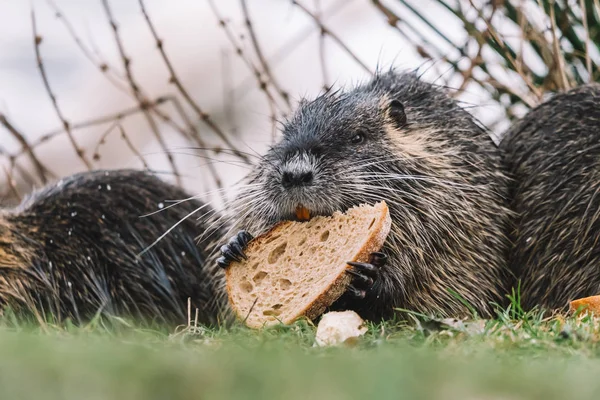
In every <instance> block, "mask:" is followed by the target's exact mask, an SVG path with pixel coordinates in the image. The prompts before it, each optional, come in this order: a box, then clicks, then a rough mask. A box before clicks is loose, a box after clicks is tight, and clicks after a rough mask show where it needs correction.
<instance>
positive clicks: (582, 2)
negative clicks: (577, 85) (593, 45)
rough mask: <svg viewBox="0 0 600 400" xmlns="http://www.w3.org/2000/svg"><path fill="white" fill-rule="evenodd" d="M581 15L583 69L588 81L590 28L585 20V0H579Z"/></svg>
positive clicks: (590, 76)
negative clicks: (583, 38) (583, 33)
mask: <svg viewBox="0 0 600 400" xmlns="http://www.w3.org/2000/svg"><path fill="white" fill-rule="evenodd" d="M579 4H580V7H581V14H582V20H583V30H584V31H585V67H586V69H587V72H588V74H589V78H588V79H590V81H591V79H592V59H591V57H590V28H589V26H588V20H587V10H586V7H585V0H580V2H579Z"/></svg>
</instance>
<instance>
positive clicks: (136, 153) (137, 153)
mask: <svg viewBox="0 0 600 400" xmlns="http://www.w3.org/2000/svg"><path fill="white" fill-rule="evenodd" d="M117 128H119V132H120V133H121V139H123V141H124V142H125V144H126V145H127V147H128V148H129V150H131V152H132V153H133V154H135V156H136V157H137V158H139V159H140V161H141V162H142V164H143V165H144V169H148V170H149V169H150V167H149V166H148V163H147V162H146V159H145V158H144V156H142V154H141V153H140V152H139V151H138V149H136V148H135V146H134V145H133V143H131V140H129V137H128V136H127V135H126V134H125V130H124V129H123V126H122V125H121V124H118V125H117Z"/></svg>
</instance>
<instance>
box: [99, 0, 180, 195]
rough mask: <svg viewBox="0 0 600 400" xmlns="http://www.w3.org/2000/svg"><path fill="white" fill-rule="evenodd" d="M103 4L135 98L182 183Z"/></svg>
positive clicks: (112, 20) (105, 3)
mask: <svg viewBox="0 0 600 400" xmlns="http://www.w3.org/2000/svg"><path fill="white" fill-rule="evenodd" d="M102 5H103V7H104V11H105V13H106V16H107V18H108V21H109V23H110V27H111V29H112V31H113V35H114V37H115V42H116V43H117V48H118V50H119V55H120V56H121V60H122V62H123V68H124V69H125V75H126V76H127V81H128V82H129V86H130V88H131V91H132V93H133V95H134V96H135V99H136V100H137V102H138V104H139V106H140V109H141V110H142V112H143V113H144V116H145V117H146V121H147V122H148V125H149V126H150V130H151V131H152V133H153V134H154V137H155V138H156V140H157V141H158V143H159V145H160V147H161V149H162V151H163V152H164V153H165V156H166V157H167V159H168V160H169V163H170V164H171V168H172V169H173V174H174V175H175V178H176V180H177V183H178V184H181V175H180V173H179V169H178V168H177V165H176V164H175V160H174V158H173V156H172V155H171V153H169V151H168V149H167V145H166V143H165V141H164V138H163V137H162V135H161V133H160V130H159V129H158V126H157V124H156V121H154V118H152V114H151V113H150V111H149V108H150V106H149V104H150V102H149V101H148V99H147V98H146V96H144V94H143V93H142V91H141V89H140V86H139V85H138V83H137V82H136V80H135V78H134V76H133V72H132V71H131V59H129V57H127V55H126V54H125V48H124V46H123V42H122V40H121V36H120V34H119V27H118V25H117V22H116V21H115V19H114V17H113V15H112V10H111V8H110V5H109V4H108V0H102Z"/></svg>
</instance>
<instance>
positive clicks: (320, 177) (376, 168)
mask: <svg viewBox="0 0 600 400" xmlns="http://www.w3.org/2000/svg"><path fill="white" fill-rule="evenodd" d="M478 142H482V143H483V142H485V146H488V145H492V146H493V144H492V142H491V139H490V138H489V137H488V136H487V134H486V133H485V132H484V131H483V130H482V129H481V128H480V127H479V126H478V125H477V124H476V123H475V122H474V119H473V118H472V117H471V116H470V114H468V113H467V112H466V111H464V110H463V109H461V108H460V107H459V106H458V104H457V103H456V102H455V101H454V100H452V99H451V98H450V97H449V96H448V95H447V94H446V93H445V92H444V91H443V90H442V89H441V88H439V87H437V86H435V85H432V84H430V83H426V82H423V81H421V80H420V79H419V78H418V76H417V75H416V74H414V73H407V74H397V73H394V72H388V73H384V74H379V75H377V76H376V77H375V78H374V79H373V80H371V81H370V82H368V83H367V84H364V85H362V86H358V87H357V88H355V89H353V90H351V91H348V92H334V93H327V94H324V95H322V96H320V97H318V98H317V99H315V100H313V101H302V102H301V103H300V106H299V108H298V110H297V111H296V112H295V114H294V115H293V116H292V117H291V118H290V119H289V120H288V121H287V122H286V124H285V126H284V129H283V137H282V139H281V140H280V141H279V142H278V143H277V144H275V145H274V146H272V147H271V149H270V150H269V151H268V153H267V154H266V155H265V156H264V157H263V159H262V160H261V162H260V164H259V165H258V167H257V168H256V169H255V170H254V172H253V173H252V174H251V177H250V182H249V185H248V186H247V188H246V189H245V191H244V192H243V193H241V194H240V196H239V197H238V199H237V200H238V201H239V203H238V207H239V209H237V211H239V212H241V214H240V215H244V217H242V219H243V220H242V221H240V222H241V225H243V226H244V227H246V229H249V230H250V231H251V232H255V233H258V232H260V231H262V230H263V229H265V228H267V227H269V226H271V225H272V224H274V223H276V222H277V221H279V220H283V219H295V218H296V216H297V215H298V212H297V210H301V211H303V212H304V214H306V211H308V213H309V214H310V215H329V214H331V213H333V212H334V211H336V210H341V211H344V210H346V209H348V208H349V207H351V206H354V205H358V204H361V203H371V204H372V203H375V202H377V201H380V200H386V201H387V202H388V205H389V206H390V209H391V210H392V212H394V211H398V209H399V208H400V207H407V208H410V207H411V205H412V206H413V211H414V208H415V207H414V205H415V203H418V202H419V201H420V200H421V199H422V200H424V201H428V200H431V199H430V198H428V197H430V196H429V195H428V193H427V192H426V191H424V190H423V188H424V187H429V186H435V185H436V184H437V185H438V189H439V188H440V186H439V185H441V184H442V183H441V182H443V181H460V180H461V179H462V178H461V176H459V175H461V174H462V173H463V172H465V171H464V170H465V169H466V170H468V169H472V168H481V166H480V165H477V164H480V161H481V160H471V162H469V161H468V159H469V157H477V155H473V156H470V155H466V154H467V153H469V152H471V153H476V152H474V151H472V150H473V149H472V148H473V146H477V145H478ZM473 161H474V162H473ZM467 172H468V171H467ZM466 175H469V174H468V173H467V174H466ZM300 214H302V212H300Z"/></svg>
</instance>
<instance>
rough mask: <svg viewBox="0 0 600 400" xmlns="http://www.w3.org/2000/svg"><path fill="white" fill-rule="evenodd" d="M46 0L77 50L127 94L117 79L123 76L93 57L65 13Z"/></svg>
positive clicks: (51, 1) (124, 86) (51, 0)
mask: <svg viewBox="0 0 600 400" xmlns="http://www.w3.org/2000/svg"><path fill="white" fill-rule="evenodd" d="M46 1H47V3H48V4H49V5H50V7H51V8H52V9H53V10H54V13H55V15H56V18H58V20H59V21H60V22H62V24H63V25H64V26H65V28H66V29H67V32H68V33H69V36H71V38H72V39H73V41H74V42H75V44H76V45H77V47H79V50H81V52H82V53H83V55H84V56H85V57H86V58H87V59H88V60H89V61H90V62H91V63H92V64H93V65H94V66H95V67H96V68H98V70H99V71H100V72H102V75H104V76H105V77H106V79H108V81H109V82H110V83H111V84H112V85H114V86H115V87H116V88H117V89H119V90H120V91H122V92H124V93H127V94H128V95H130V93H129V91H128V90H127V86H126V85H124V84H123V82H121V81H119V80H118V79H123V77H121V76H118V75H117V74H116V73H115V69H114V68H112V67H111V66H110V65H109V64H108V63H107V62H105V61H102V60H96V59H95V57H94V55H93V54H92V52H91V51H90V50H89V49H88V48H87V46H86V45H85V44H83V42H82V41H81V39H80V38H79V36H78V35H77V32H76V31H75V28H74V27H73V24H71V22H70V21H69V20H68V19H67V17H66V16H65V14H64V13H63V12H62V11H61V9H60V8H59V7H58V6H57V5H56V3H54V1H53V0H46ZM112 74H114V75H115V76H113V75H112Z"/></svg>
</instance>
